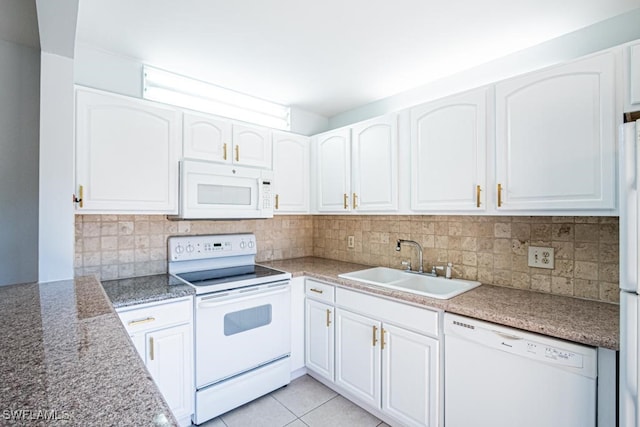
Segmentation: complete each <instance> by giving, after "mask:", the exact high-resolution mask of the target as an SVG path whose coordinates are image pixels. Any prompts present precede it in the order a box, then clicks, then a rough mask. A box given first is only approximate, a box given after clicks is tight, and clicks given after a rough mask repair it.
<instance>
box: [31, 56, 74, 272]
mask: <svg viewBox="0 0 640 427" xmlns="http://www.w3.org/2000/svg"><path fill="white" fill-rule="evenodd" d="M40 64H41V70H42V71H41V79H40V212H41V214H40V221H39V224H40V226H39V228H40V236H39V259H40V262H39V278H38V279H39V281H40V282H51V281H56V280H66V279H72V278H73V263H74V236H75V225H74V207H73V203H72V201H71V196H72V194H73V193H74V192H75V189H74V172H73V171H74V161H73V159H74V155H73V146H74V145H73V141H74V137H73V134H74V129H73V123H74V114H73V112H74V107H73V104H74V96H73V93H74V92H73V90H74V89H73V59H71V58H67V57H64V56H58V55H55V54H52V53H46V52H42V54H41V62H40Z"/></svg>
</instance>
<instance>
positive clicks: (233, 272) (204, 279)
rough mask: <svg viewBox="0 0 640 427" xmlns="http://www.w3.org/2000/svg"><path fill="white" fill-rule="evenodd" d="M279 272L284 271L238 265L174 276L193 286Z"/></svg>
mask: <svg viewBox="0 0 640 427" xmlns="http://www.w3.org/2000/svg"><path fill="white" fill-rule="evenodd" d="M280 274H286V273H284V272H282V271H278V270H274V269H272V268H267V267H263V266H261V265H243V266H240V267H227V268H215V269H213V270H203V271H193V272H188V273H180V274H176V276H178V277H179V278H181V279H182V280H184V281H186V282H189V283H190V284H192V285H194V286H209V285H217V284H222V283H231V282H240V281H244V280H251V279H262V278H266V277H270V276H277V275H280Z"/></svg>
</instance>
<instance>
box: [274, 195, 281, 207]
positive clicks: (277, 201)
mask: <svg viewBox="0 0 640 427" xmlns="http://www.w3.org/2000/svg"><path fill="white" fill-rule="evenodd" d="M275 208H276V210H277V209H279V208H280V195H279V194H276V206H275Z"/></svg>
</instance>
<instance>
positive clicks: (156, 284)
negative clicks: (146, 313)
mask: <svg viewBox="0 0 640 427" xmlns="http://www.w3.org/2000/svg"><path fill="white" fill-rule="evenodd" d="M102 287H103V288H104V291H105V292H106V294H107V296H108V297H109V299H110V300H111V304H113V307H114V308H116V309H118V308H123V307H128V306H132V305H138V304H144V303H148V302H157V301H162V300H166V299H171V298H180V297H186V296H190V295H195V293H196V290H195V288H193V287H192V286H189V285H186V284H184V283H182V282H181V281H180V280H178V279H176V278H175V277H172V276H169V275H168V274H156V275H153V276H143V277H132V278H130V279H118V280H108V281H104V282H102Z"/></svg>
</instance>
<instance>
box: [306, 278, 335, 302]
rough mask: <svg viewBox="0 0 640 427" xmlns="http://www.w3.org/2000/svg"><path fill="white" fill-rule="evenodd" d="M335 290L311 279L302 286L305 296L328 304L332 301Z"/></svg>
mask: <svg viewBox="0 0 640 427" xmlns="http://www.w3.org/2000/svg"><path fill="white" fill-rule="evenodd" d="M335 289H336V288H335V286H332V285H329V284H327V283H322V282H317V281H315V280H311V279H307V280H306V281H305V284H304V293H305V295H306V296H308V297H309V298H313V299H316V300H319V301H326V302H330V303H333V301H334V294H335Z"/></svg>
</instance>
